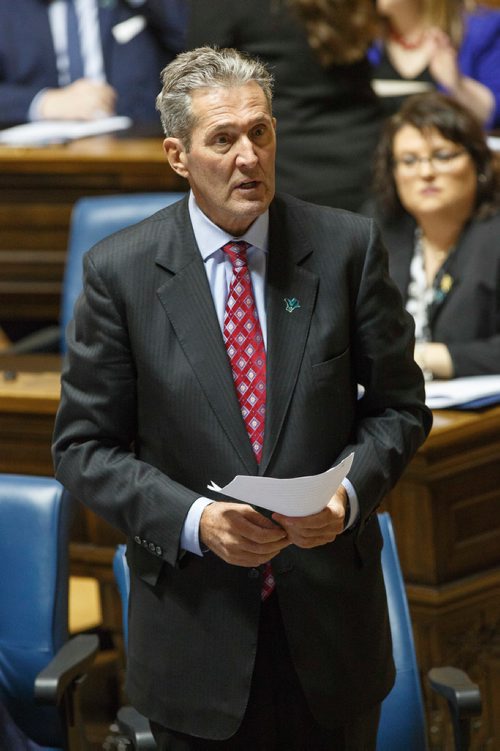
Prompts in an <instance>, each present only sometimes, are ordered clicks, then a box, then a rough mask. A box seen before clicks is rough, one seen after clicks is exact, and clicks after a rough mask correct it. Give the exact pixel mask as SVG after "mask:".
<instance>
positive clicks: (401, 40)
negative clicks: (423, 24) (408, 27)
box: [389, 24, 425, 50]
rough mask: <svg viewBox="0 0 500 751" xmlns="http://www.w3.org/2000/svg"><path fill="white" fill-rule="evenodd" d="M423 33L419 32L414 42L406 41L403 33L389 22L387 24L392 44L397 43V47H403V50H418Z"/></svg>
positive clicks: (422, 39)
mask: <svg viewBox="0 0 500 751" xmlns="http://www.w3.org/2000/svg"><path fill="white" fill-rule="evenodd" d="M424 36H425V33H424V32H423V31H421V32H420V34H419V35H418V37H417V38H416V39H415V41H414V42H410V41H408V39H407V38H406V37H405V35H404V34H400V33H399V32H398V31H396V29H394V28H393V27H392V26H391V24H389V39H391V41H393V42H394V44H397V45H399V47H403V49H405V50H418V48H419V47H421V46H422V42H423V41H424Z"/></svg>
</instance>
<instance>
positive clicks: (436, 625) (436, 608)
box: [407, 568, 500, 751]
mask: <svg viewBox="0 0 500 751" xmlns="http://www.w3.org/2000/svg"><path fill="white" fill-rule="evenodd" d="M407 590H408V598H409V602H410V610H411V615H412V622H413V628H414V635H415V645H416V649H417V656H418V663H419V666H420V669H421V671H422V678H423V685H424V687H425V701H426V706H427V716H428V717H429V737H430V747H431V751H448V750H449V751H452V749H453V743H452V740H451V739H452V734H451V728H450V726H449V722H448V711H447V708H446V703H445V702H444V700H441V699H439V698H437V697H436V696H435V695H434V694H433V693H432V692H431V690H430V688H429V687H428V685H427V683H426V679H425V676H426V674H427V672H428V670H429V669H430V668H431V667H433V666H441V665H454V666H456V667H460V668H462V669H463V670H466V671H467V672H468V673H469V675H470V676H471V678H472V680H474V681H475V682H476V683H478V685H479V687H480V689H481V695H482V699H483V712H482V716H481V718H480V720H478V721H476V722H475V724H474V730H473V735H472V740H471V745H470V751H484V750H485V749H491V751H494V749H497V748H500V711H498V710H499V708H500V568H496V569H490V570H488V571H486V572H484V573H481V574H477V575H475V576H473V577H468V578H466V579H462V580H457V581H455V582H454V583H453V584H449V585H446V586H444V587H439V588H437V587H423V586H419V585H409V586H408V587H407Z"/></svg>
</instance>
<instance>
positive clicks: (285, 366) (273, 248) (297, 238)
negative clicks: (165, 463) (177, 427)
mask: <svg viewBox="0 0 500 751" xmlns="http://www.w3.org/2000/svg"><path fill="white" fill-rule="evenodd" d="M270 211H271V213H270V235H269V258H268V268H267V341H268V350H267V381H268V385H267V405H266V430H265V436H264V449H263V456H262V462H261V465H260V468H259V474H264V473H265V470H266V467H267V466H268V465H269V461H270V459H271V457H272V454H273V451H274V450H275V448H276V444H277V441H278V438H279V436H280V433H281V430H282V429H283V424H284V420H285V417H286V413H287V410H288V406H289V404H290V400H291V398H292V395H293V392H294V388H295V384H296V382H297V378H298V375H299V371H300V367H301V365H302V360H303V356H304V349H305V346H306V342H307V337H308V334H309V328H310V325H311V318H312V314H313V310H314V305H315V301H316V295H317V289H318V278H317V276H316V275H315V274H313V273H311V272H310V271H308V270H307V269H305V268H303V267H302V266H301V265H300V263H301V262H302V261H303V260H304V259H305V257H306V256H308V255H310V254H311V253H312V252H313V248H312V247H311V246H310V244H309V241H308V238H307V235H306V234H305V233H304V231H303V230H302V228H301V226H300V225H299V224H298V223H297V222H293V226H291V225H292V222H290V221H289V220H288V221H287V218H286V215H285V214H286V212H285V211H284V207H283V204H282V203H281V202H280V201H279V200H275V201H274V202H273V204H272V206H271V210H270ZM293 300H294V301H295V302H292V303H291V304H290V303H288V302H287V301H293Z"/></svg>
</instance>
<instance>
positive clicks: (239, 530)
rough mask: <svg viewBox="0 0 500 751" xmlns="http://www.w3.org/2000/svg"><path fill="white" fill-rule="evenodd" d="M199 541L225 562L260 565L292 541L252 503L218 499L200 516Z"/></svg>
mask: <svg viewBox="0 0 500 751" xmlns="http://www.w3.org/2000/svg"><path fill="white" fill-rule="evenodd" d="M200 542H201V543H202V544H203V545H206V546H207V548H209V549H210V550H211V551H212V552H213V553H215V555H218V556H219V558H222V560H223V561H226V563H232V564H233V565H235V566H248V567H249V568H251V567H252V566H260V565H261V564H262V563H267V561H270V560H271V558H274V556H275V555H277V553H279V552H280V550H283V548H286V547H287V545H289V544H290V542H289V540H288V538H287V535H286V532H285V531H284V530H283V529H281V528H280V527H278V526H277V525H276V524H274V523H273V522H272V521H271V520H270V519H268V518H267V517H265V516H263V515H262V514H259V512H258V511H256V510H255V509H253V508H252V507H251V506H247V505H246V504H240V503H225V502H216V503H211V504H210V505H209V506H207V507H206V508H205V509H204V511H203V513H202V515H201V519H200Z"/></svg>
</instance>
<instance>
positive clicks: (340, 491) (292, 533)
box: [272, 485, 348, 548]
mask: <svg viewBox="0 0 500 751" xmlns="http://www.w3.org/2000/svg"><path fill="white" fill-rule="evenodd" d="M347 501H348V496H347V490H346V489H345V488H344V486H343V485H340V486H339V487H338V488H337V491H336V493H335V495H334V496H333V497H332V498H331V499H330V502H329V503H328V505H327V506H326V507H325V508H324V509H323V510H322V511H320V512H319V513H318V514H312V515H310V516H283V515H282V514H273V515H272V518H273V519H274V520H275V521H276V522H277V523H278V524H279V525H280V527H283V529H284V530H285V531H286V533H287V535H288V539H289V540H290V542H291V543H293V544H294V545H297V547H299V548H316V547H318V546H320V545H326V544H327V543H328V542H333V540H335V538H336V537H337V535H340V534H341V533H342V532H343V531H344V521H345V510H346V507H347Z"/></svg>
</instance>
